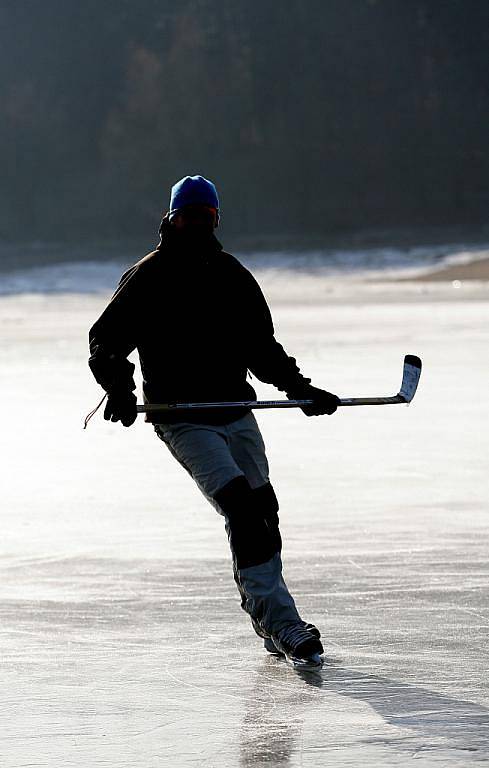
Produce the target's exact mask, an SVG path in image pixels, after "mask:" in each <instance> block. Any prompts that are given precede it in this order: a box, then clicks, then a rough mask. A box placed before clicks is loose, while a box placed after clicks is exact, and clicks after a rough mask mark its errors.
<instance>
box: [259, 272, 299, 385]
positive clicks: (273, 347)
mask: <svg viewBox="0 0 489 768" xmlns="http://www.w3.org/2000/svg"><path fill="white" fill-rule="evenodd" d="M248 275H249V291H248V297H247V308H246V309H247V315H248V317H249V318H250V324H249V329H248V330H249V340H248V341H249V354H248V360H249V362H248V369H249V370H250V371H251V373H253V374H254V375H255V376H256V377H257V378H258V379H260V381H263V382H265V383H266V384H273V385H274V386H275V387H277V389H280V390H282V391H284V392H289V391H291V392H293V391H294V390H296V389H297V390H300V388H301V387H302V386H304V385H306V384H309V383H310V381H311V379H307V378H305V377H304V376H303V375H302V374H301V372H300V369H299V366H298V365H297V363H296V360H295V358H294V357H289V355H288V354H287V353H286V351H285V350H284V348H283V346H282V345H281V344H279V342H278V341H277V340H276V338H275V335H274V334H275V329H274V327H273V320H272V316H271V314H270V310H269V308H268V304H267V302H266V299H265V297H264V295H263V292H262V290H261V288H260V286H259V285H258V283H257V281H256V280H255V278H254V277H253V275H252V274H251V273H250V272H248Z"/></svg>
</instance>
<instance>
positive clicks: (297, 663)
mask: <svg viewBox="0 0 489 768" xmlns="http://www.w3.org/2000/svg"><path fill="white" fill-rule="evenodd" d="M285 659H286V661H287V662H288V663H289V664H290V665H291V666H292V667H293V668H294V669H297V670H298V671H300V670H304V671H310V670H318V669H321V667H322V666H323V663H324V659H323V657H322V656H320V655H319V653H313V654H312V656H308V657H307V658H306V659H301V658H297V657H296V656H287V655H286V656H285Z"/></svg>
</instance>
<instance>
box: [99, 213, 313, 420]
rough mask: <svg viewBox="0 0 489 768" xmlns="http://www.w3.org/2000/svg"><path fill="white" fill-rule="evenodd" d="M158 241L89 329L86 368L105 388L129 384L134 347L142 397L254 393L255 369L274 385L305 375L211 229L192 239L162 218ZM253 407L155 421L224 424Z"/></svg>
mask: <svg viewBox="0 0 489 768" xmlns="http://www.w3.org/2000/svg"><path fill="white" fill-rule="evenodd" d="M161 234H162V237H161V242H160V244H159V246H158V248H157V249H156V250H155V251H153V252H152V253H149V254H148V255H147V256H145V257H144V258H142V259H141V260H140V261H138V262H137V263H136V264H134V266H132V267H131V268H130V269H128V270H127V271H126V272H125V273H124V274H123V275H122V278H121V280H120V282H119V286H118V288H117V290H116V292H115V293H114V295H113V296H112V298H111V300H110V302H109V304H108V305H107V307H106V309H105V310H104V312H103V313H102V314H101V316H100V317H99V319H98V320H97V321H96V322H95V324H94V325H93V326H92V328H91V329H90V334H89V341H90V352H91V356H90V360H89V365H90V368H91V370H92V372H93V374H94V376H95V378H96V379H97V381H98V382H99V384H101V385H102V387H103V388H104V389H105V390H106V391H110V390H113V389H123V388H128V389H130V390H133V389H134V388H135V386H134V381H133V378H132V374H133V372H134V366H133V365H132V363H130V362H129V361H128V360H127V356H128V355H129V354H130V353H131V352H132V351H133V350H134V349H137V350H138V353H139V360H140V363H141V371H142V375H143V395H144V401H145V402H147V403H168V402H171V403H174V402H181V403H184V402H212V401H219V400H221V401H225V400H254V399H256V393H255V390H254V389H253V387H252V386H251V384H250V383H249V382H248V381H247V372H248V370H249V371H251V373H253V374H254V375H255V376H256V377H257V378H258V379H260V380H261V381H264V382H267V383H270V384H274V385H275V386H276V387H277V388H278V389H281V390H284V391H288V390H289V389H290V388H293V387H297V386H300V385H301V383H305V382H309V381H310V379H304V377H303V376H302V375H301V374H300V372H299V368H298V367H297V365H296V362H295V359H294V358H292V357H289V356H288V355H287V354H286V352H285V351H284V349H283V347H282V346H281V345H280V344H279V343H278V342H277V341H276V340H275V338H274V328H273V322H272V318H271V315H270V311H269V309H268V306H267V303H266V300H265V298H264V296H263V293H262V292H261V289H260V287H259V285H258V283H257V282H256V280H255V278H254V277H253V275H252V274H251V273H250V272H249V271H248V270H247V269H246V267H244V266H243V265H242V264H241V263H240V262H239V261H238V260H237V259H236V258H234V256H231V254H229V253H225V252H224V251H223V250H222V246H221V244H220V243H219V242H218V240H217V239H216V238H215V236H214V235H211V236H210V237H209V239H208V240H207V241H202V242H199V247H198V248H195V247H193V248H190V247H189V246H188V243H186V242H185V239H184V238H183V237H182V235H181V234H180V233H179V232H178V231H177V230H175V229H174V228H173V227H172V226H171V225H169V224H168V222H166V221H165V220H164V222H163V225H162V229H161ZM248 411H249V408H235V409H213V410H206V411H186V412H182V411H180V412H178V413H177V412H176V413H173V414H168V415H167V414H165V415H164V416H159V417H157V416H155V415H154V414H147V416H146V420H147V421H150V422H152V423H158V422H162V421H163V422H167V423H169V422H175V421H191V422H194V423H212V424H222V423H228V422H230V421H233V420H235V419H237V418H240V417H241V416H243V415H244V414H245V413H247V412H248Z"/></svg>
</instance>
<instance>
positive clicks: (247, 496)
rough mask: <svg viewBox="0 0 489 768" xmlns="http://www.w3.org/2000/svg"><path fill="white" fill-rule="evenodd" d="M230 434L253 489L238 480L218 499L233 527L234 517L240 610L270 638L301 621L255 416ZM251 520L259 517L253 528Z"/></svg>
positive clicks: (231, 535)
mask: <svg viewBox="0 0 489 768" xmlns="http://www.w3.org/2000/svg"><path fill="white" fill-rule="evenodd" d="M227 432H228V436H229V446H230V450H231V454H232V456H233V458H234V460H235V461H236V464H237V466H238V467H239V468H240V469H241V470H242V471H243V473H244V476H245V478H246V479H247V480H248V485H249V488H250V489H251V490H248V491H246V490H245V489H244V488H243V483H242V481H240V480H239V479H235V480H234V481H231V482H230V483H228V485H227V486H226V487H225V488H223V489H222V490H221V491H220V492H219V493H218V494H217V496H216V499H217V501H218V502H219V504H220V506H221V508H222V509H223V511H224V512H225V514H226V510H231V515H228V519H229V520H230V521H231V523H232V522H233V513H234V515H235V517H236V520H235V521H234V526H233V525H232V526H231V530H228V536H229V541H230V545H231V551H232V553H233V569H234V579H235V581H236V584H237V586H238V589H239V591H240V593H241V598H242V602H241V605H242V607H243V609H244V610H245V611H246V612H247V613H248V614H249V615H250V617H251V620H252V624H253V627H254V629H255V631H256V632H257V634H259V635H261V636H262V637H267V636H269V635H270V634H271V633H272V632H277V631H279V630H280V629H281V628H282V627H284V626H286V625H288V624H293V623H296V622H300V621H301V618H300V616H299V613H298V612H297V608H296V606H295V603H294V599H293V598H292V595H291V594H290V592H289V590H288V588H287V585H286V583H285V581H284V578H283V575H282V559H281V550H282V539H281V536H280V529H279V517H278V509H279V505H278V501H277V497H276V495H275V492H274V489H273V487H272V485H271V483H270V479H269V467H268V460H267V457H266V451H265V444H264V441H263V437H262V435H261V432H260V429H259V427H258V424H257V422H256V419H255V417H254V415H253V414H252V413H249V414H247V415H246V416H244V417H243V418H242V419H239V420H237V421H235V422H233V423H232V424H229V425H228V427H227ZM240 507H241V508H240ZM250 516H254V517H255V518H256V520H255V521H254V523H253V524H252V525H250ZM263 522H264V523H265V526H266V530H267V534H268V535H267V536H266V541H267V542H268V544H267V547H265V548H264V547H262V546H260V529H259V526H260V525H263ZM233 527H234V530H233ZM242 528H243V529H244V530H242Z"/></svg>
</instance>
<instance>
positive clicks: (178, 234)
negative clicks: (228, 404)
mask: <svg viewBox="0 0 489 768" xmlns="http://www.w3.org/2000/svg"><path fill="white" fill-rule="evenodd" d="M219 215H220V213H219V199H218V194H217V190H216V188H215V186H214V184H213V183H212V182H211V181H209V180H207V179H205V178H203V177H202V176H186V177H185V178H183V179H181V180H180V181H179V182H177V183H176V184H175V185H174V186H173V187H172V190H171V198H170V207H169V211H168V212H167V213H166V214H165V215H164V217H163V219H162V221H161V225H160V229H159V234H160V242H159V244H158V246H157V248H156V249H155V250H154V251H153V252H151V253H149V254H147V255H146V256H144V258H142V259H141V260H140V261H138V262H137V263H136V264H134V265H133V266H132V267H131V268H130V269H128V270H127V271H126V272H125V273H124V274H123V275H122V277H121V280H120V282H119V285H118V287H117V290H116V291H115V293H114V295H113V296H112V298H111V300H110V302H109V304H108V305H107V307H106V309H105V310H104V311H103V313H102V314H101V316H100V317H99V319H98V320H97V321H96V322H95V324H94V325H93V326H92V328H91V329H90V333H89V341H90V358H89V365H90V369H91V371H92V373H93V375H94V376H95V378H96V380H97V382H98V383H99V384H100V385H101V386H102V387H103V388H104V390H105V391H106V393H107V403H106V407H105V412H104V418H105V419H107V420H111V421H114V422H116V421H120V422H121V423H122V424H123V425H124V426H126V427H129V426H130V425H131V424H133V423H134V421H135V420H136V416H137V411H136V396H135V395H134V390H135V388H136V386H135V383H134V379H133V374H134V368H135V367H134V365H133V364H132V363H131V362H130V361H129V360H128V359H127V357H128V355H129V354H130V353H131V352H132V351H133V350H134V349H137V351H138V353H139V360H140V365H141V372H142V377H143V397H144V402H145V403H162V402H163V403H164V402H166V403H174V402H180V403H189V402H192V401H197V402H205V403H207V402H216V401H232V400H252V399H255V398H256V393H255V391H254V389H253V387H252V386H251V384H250V383H249V381H248V380H247V377H248V372H250V373H251V374H252V375H253V376H255V377H256V378H257V379H259V380H261V381H263V382H266V383H268V384H273V385H274V386H275V387H277V389H279V390H282V391H283V392H285V393H286V395H287V397H288V398H289V399H291V398H292V399H293V398H297V399H310V400H312V401H313V404H312V405H309V406H305V407H303V409H302V410H303V411H304V413H305V414H306V415H307V416H319V415H322V414H332V413H334V412H335V410H336V408H337V406H338V403H339V400H338V398H337V397H336V395H333V394H331V393H330V392H326V391H325V390H322V389H318V388H316V387H313V386H312V385H311V383H310V382H311V380H310V379H307V378H305V377H304V376H303V375H302V374H301V373H300V370H299V367H298V366H297V364H296V361H295V359H294V358H293V357H289V356H288V355H287V353H286V352H285V350H284V348H283V347H282V346H281V344H279V343H278V341H277V340H276V339H275V337H274V327H273V322H272V318H271V315H270V311H269V308H268V305H267V302H266V300H265V298H264V296H263V293H262V291H261V289H260V287H259V285H258V283H257V281H256V280H255V278H254V277H253V276H252V274H251V273H250V272H249V271H248V270H247V269H246V268H245V267H244V266H243V265H242V264H241V263H240V262H239V261H238V260H237V259H236V258H235V257H234V256H232V255H231V254H229V253H226V252H225V251H224V250H223V248H222V245H221V244H220V243H219V241H218V240H217V238H216V236H215V234H214V230H215V228H216V227H217V226H218V224H219ZM145 418H146V421H149V422H151V423H152V424H153V426H154V430H155V432H156V434H157V435H158V437H159V438H160V439H161V440H162V441H163V442H164V443H165V445H166V446H167V448H168V449H169V451H170V452H171V454H172V455H173V456H174V457H175V458H176V459H177V461H178V462H179V463H180V464H181V465H182V466H183V467H184V468H185V470H186V471H187V472H188V473H189V474H190V476H191V477H192V478H193V480H194V481H195V482H196V484H197V486H198V487H199V489H200V490H201V491H202V493H203V494H204V496H205V497H206V498H207V499H208V501H209V502H210V503H211V504H212V505H213V506H214V507H215V509H216V510H217V511H218V512H219V513H220V514H221V515H223V517H224V521H225V528H226V532H227V535H228V539H229V544H230V548H231V554H232V561H233V573H234V579H235V582H236V584H237V587H238V590H239V593H240V596H241V606H242V608H243V609H244V610H245V611H246V612H247V613H248V614H249V616H250V619H251V622H252V625H253V628H254V630H255V632H256V633H257V634H258V635H259V636H260V637H261V638H263V640H264V645H265V648H266V649H267V651H269V652H271V653H274V654H277V655H281V656H285V657H286V658H287V660H289V661H290V662H292V663H293V664H294V665H295V666H296V667H304V668H310V667H318V666H320V665H321V663H322V657H321V654H322V653H323V646H322V644H321V640H320V633H319V630H318V629H317V628H316V627H314V626H313V625H312V624H307V623H306V622H305V621H303V620H302V618H301V616H300V615H299V612H298V610H297V607H296V605H295V602H294V599H293V597H292V595H291V594H290V592H289V590H288V588H287V585H286V584H285V581H284V578H283V575H282V561H281V548H282V541H281V537H280V530H279V518H278V509H279V505H278V502H277V497H276V495H275V492H274V489H273V487H272V485H271V483H270V479H269V468H268V462H267V457H266V453H265V446H264V442H263V438H262V435H261V433H260V430H259V428H258V424H257V422H256V419H255V417H254V415H253V413H252V411H251V409H250V408H247V407H235V408H221V409H217V408H214V409H207V410H200V411H196V410H192V411H190V410H187V411H183V412H182V411H180V412H178V413H177V412H175V413H170V414H165V415H164V416H161V415H160V416H158V414H155V413H147V414H146V417H145Z"/></svg>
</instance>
